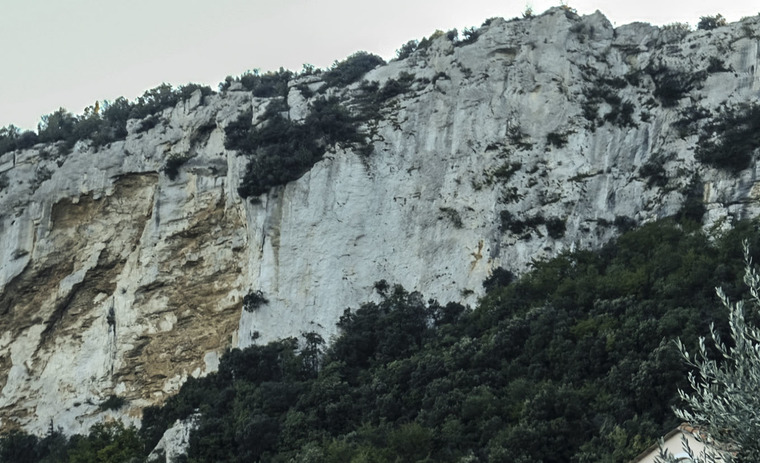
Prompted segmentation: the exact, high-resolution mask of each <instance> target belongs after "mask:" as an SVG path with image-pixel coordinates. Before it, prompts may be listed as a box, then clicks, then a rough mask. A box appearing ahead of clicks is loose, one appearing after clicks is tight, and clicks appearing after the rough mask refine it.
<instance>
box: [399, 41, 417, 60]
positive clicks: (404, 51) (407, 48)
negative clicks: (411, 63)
mask: <svg viewBox="0 0 760 463" xmlns="http://www.w3.org/2000/svg"><path fill="white" fill-rule="evenodd" d="M419 45H420V41H419V40H410V41H408V42H406V43H405V44H403V45H401V48H399V49H398V50H396V59H397V60H399V61H401V60H402V59H406V58H408V57H410V56H411V55H412V53H414V52H415V51H416V50H417V47H418V46H419Z"/></svg>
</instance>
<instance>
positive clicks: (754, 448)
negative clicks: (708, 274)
mask: <svg viewBox="0 0 760 463" xmlns="http://www.w3.org/2000/svg"><path fill="white" fill-rule="evenodd" d="M743 247H744V261H745V273H744V283H745V284H746V285H747V287H748V288H749V291H750V294H751V298H752V301H753V302H754V305H755V307H756V308H760V274H758V273H757V271H756V270H755V269H754V268H753V267H752V260H751V258H750V255H749V245H748V244H747V241H746V240H745V241H744V243H743ZM716 292H717V294H718V297H719V298H720V300H721V302H722V303H723V306H724V307H726V309H728V311H729V327H730V335H731V342H730V343H724V342H723V341H722V339H721V337H720V335H719V334H718V332H717V331H716V330H715V327H714V325H711V326H710V337H711V338H712V344H713V347H714V351H715V352H717V353H718V354H719V357H722V361H720V362H718V361H716V360H714V359H712V358H711V355H710V352H711V351H712V349H711V348H708V347H707V345H706V344H705V338H704V337H702V338H700V339H699V350H698V352H697V354H696V355H694V356H692V355H691V354H689V352H688V351H687V350H686V348H685V346H684V345H683V343H681V342H680V340H678V341H677V344H678V347H679V349H680V351H681V354H682V355H683V357H684V358H685V359H686V363H687V364H688V365H690V366H692V367H694V368H696V370H697V373H696V374H694V373H689V385H690V386H691V389H692V393H691V394H689V393H686V392H684V391H682V390H680V391H679V395H680V397H681V399H682V400H683V401H684V402H685V403H686V405H687V409H680V408H677V409H675V413H676V415H677V416H678V417H679V418H680V419H682V420H684V421H687V422H688V423H690V424H692V425H693V426H696V427H697V429H699V435H698V436H695V437H697V438H698V439H701V440H703V441H704V442H706V443H708V444H711V445H710V448H711V450H709V451H708V452H706V454H704V455H693V452H692V451H691V450H690V449H687V448H684V450H685V451H686V452H687V453H689V454H690V455H691V456H692V458H693V459H694V461H697V462H713V461H721V462H729V463H730V462H734V461H736V462H742V461H760V394H758V392H760V329H758V328H757V327H755V326H752V325H750V324H749V323H748V322H747V319H746V318H745V313H744V302H743V301H739V302H733V303H732V302H731V301H730V300H729V299H728V297H727V296H726V294H725V293H724V292H723V290H722V289H721V288H717V289H716ZM660 461H666V462H674V461H676V460H675V459H674V458H673V457H672V455H668V452H665V451H661V455H660Z"/></svg>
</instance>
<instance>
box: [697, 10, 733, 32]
mask: <svg viewBox="0 0 760 463" xmlns="http://www.w3.org/2000/svg"><path fill="white" fill-rule="evenodd" d="M726 24H727V22H726V18H724V17H723V15H722V14H717V15H715V16H701V17H700V18H699V23H698V24H697V29H699V30H703V31H709V30H712V29H716V28H718V27H721V26H725V25H726Z"/></svg>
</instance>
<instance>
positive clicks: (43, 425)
mask: <svg viewBox="0 0 760 463" xmlns="http://www.w3.org/2000/svg"><path fill="white" fill-rule="evenodd" d="M759 38H760V18H759V17H752V18H746V19H744V20H742V21H741V22H739V23H734V24H730V25H728V26H724V27H718V28H716V29H713V30H709V31H708V30H698V31H692V32H687V31H683V30H680V29H678V28H676V27H670V28H667V27H666V28H658V27H654V26H651V25H648V24H642V23H635V24H630V25H625V26H621V27H618V28H613V26H612V25H611V24H610V22H609V21H608V20H607V19H606V18H605V17H604V16H603V15H602V14H600V13H595V14H593V15H589V16H578V15H576V14H574V13H572V12H571V11H569V10H565V9H562V8H554V9H551V10H549V11H547V12H546V13H545V14H543V15H540V16H536V17H533V18H530V19H524V20H512V21H505V20H503V19H492V20H490V21H487V24H485V25H483V26H482V27H481V28H480V29H479V30H478V31H477V40H475V41H472V40H468V41H467V43H465V42H456V41H455V40H454V41H453V40H452V39H451V38H450V37H447V36H446V35H445V34H443V35H440V36H438V37H437V38H435V39H434V40H432V41H430V42H429V43H426V46H425V47H420V48H418V49H417V50H416V51H414V52H412V53H411V54H410V55H409V56H407V57H405V58H404V59H402V60H395V61H392V62H390V63H388V64H383V65H380V66H377V67H375V68H374V69H372V70H370V71H369V72H367V73H366V74H364V75H363V76H362V77H361V78H360V79H358V80H356V81H355V82H353V83H349V84H347V85H329V83H328V84H325V82H324V80H327V79H325V77H324V76H325V73H321V74H320V73H317V74H311V75H302V76H297V77H294V78H292V79H291V80H290V81H289V82H288V85H287V88H285V89H284V92H283V93H282V94H279V93H277V92H274V93H275V94H274V95H268V94H267V95H263V96H262V94H261V93H262V92H259V93H258V94H257V92H255V91H253V92H252V91H250V90H248V89H246V88H245V87H244V86H242V85H240V84H239V83H233V84H232V85H230V86H229V87H228V88H226V89H224V90H223V91H221V92H220V93H217V94H211V95H203V94H202V93H201V92H200V91H197V92H195V93H194V94H193V95H192V96H191V97H190V98H188V99H185V100H184V101H181V102H179V103H178V104H177V105H176V106H175V107H172V108H168V109H164V110H163V111H161V112H159V113H157V114H154V115H151V116H149V118H150V119H151V124H145V123H141V122H140V121H137V120H131V121H130V122H129V123H128V124H127V129H128V134H127V136H126V138H125V139H124V140H118V141H113V142H111V143H109V144H106V145H102V146H98V147H94V144H92V143H90V142H89V141H88V140H80V141H79V142H77V143H76V144H75V145H74V146H73V149H71V150H69V149H68V148H67V147H64V146H61V145H60V144H59V145H55V144H39V145H36V146H34V147H32V148H28V149H24V150H17V151H11V152H7V153H5V154H3V155H0V175H2V176H3V178H4V179H5V180H6V182H7V186H5V187H4V188H2V189H1V190H0V314H2V317H0V328H1V329H0V333H2V334H0V387H2V391H1V392H0V419H1V420H2V422H1V425H0V428H8V427H12V426H15V425H21V426H23V427H25V428H26V429H27V430H29V431H32V432H35V433H44V432H45V431H46V430H47V429H48V427H49V426H50V423H51V420H52V421H54V424H55V426H61V427H62V428H63V429H64V430H65V431H66V432H67V433H73V432H83V431H86V430H87V429H88V428H89V426H90V425H92V424H93V423H95V422H98V421H101V420H103V419H104V418H107V417H109V416H119V417H122V418H123V419H127V420H132V421H134V422H137V420H138V419H139V417H140V415H141V411H142V409H143V408H144V407H146V406H148V405H153V404H160V403H162V402H163V401H164V400H165V399H166V398H167V397H169V396H170V395H171V394H172V393H174V392H176V391H177V390H178V388H179V387H180V386H181V384H182V383H183V382H184V381H185V380H186V378H187V377H188V376H200V375H204V374H206V373H208V372H210V371H214V370H215V368H216V366H217V364H218V358H219V356H220V355H221V353H222V352H224V351H225V350H226V349H228V348H230V347H244V346H248V345H250V344H252V343H254V342H257V343H264V342H267V341H270V340H274V339H279V338H283V337H287V336H299V335H300V334H301V333H304V332H311V331H314V332H318V333H320V334H322V335H323V336H324V337H325V338H326V339H329V337H330V336H331V335H333V334H334V333H335V330H336V328H335V322H336V321H337V320H338V317H339V316H340V315H341V314H342V313H343V311H344V309H346V308H347V307H357V306H358V305H359V304H360V303H361V302H364V301H367V300H372V298H373V297H376V296H373V285H374V283H375V282H376V281H379V280H382V279H384V280H387V281H388V282H400V283H402V284H403V285H404V286H405V287H406V288H407V289H408V290H419V291H422V292H423V293H424V294H425V295H426V296H427V297H431V298H435V299H437V300H440V301H460V302H463V303H465V304H474V303H475V301H476V300H477V298H478V297H479V296H481V295H482V294H483V287H482V282H483V280H484V279H486V278H487V277H488V276H489V275H490V274H491V272H492V271H493V270H494V269H496V268H499V267H502V268H505V269H507V270H510V271H512V272H515V273H522V272H524V271H525V270H526V269H527V268H528V266H529V265H530V263H531V261H532V260H533V259H541V258H546V257H551V256H556V255H557V254H558V253H560V252H562V251H565V250H572V249H595V248H599V247H601V246H602V245H603V244H604V243H606V242H608V241H609V240H610V239H611V238H613V237H615V236H617V235H618V234H619V233H620V231H621V230H624V229H627V228H630V227H634V226H637V225H640V224H642V223H646V222H650V221H653V220H656V219H658V218H662V217H666V216H671V215H676V214H691V215H692V216H693V217H694V218H696V219H697V220H701V221H702V223H703V226H704V227H705V229H706V230H708V231H710V232H717V231H720V230H726V229H728V228H730V227H731V224H732V223H734V222H735V221H736V220H739V219H743V218H748V217H755V216H757V215H758V212H760V202H759V199H760V185H759V184H758V183H757V165H756V155H757V148H758V147H760V139H758V137H757V135H756V134H757V131H758V130H760V128H758V125H757V121H758V120H759V119H760V117H759V116H758V114H760V110H759V109H758V108H760V100H759V99H758V97H760V65H759V64H760V63H759V61H760V39H759ZM285 94H286V96H285ZM241 116H242V117H241ZM325 121H327V122H325ZM335 121H348V122H350V124H349V123H348V122H346V125H340V124H336V123H334V122H335ZM143 122H145V121H143ZM278 124H279V125H278ZM352 124H353V125H352ZM145 127H150V128H147V129H145ZM267 127H269V129H267ZM272 127H275V128H276V127H280V129H278V130H281V131H282V133H285V134H287V136H286V137H284V138H282V137H281V138H280V139H276V137H274V135H272V133H269V132H273V130H270V129H271V128H272ZM336 127H337V128H336ZM338 128H339V129H340V130H337V129H338ZM349 129H350V130H349ZM268 130H269V132H267V131H268ZM294 137H312V138H311V139H309V140H306V141H298V140H295V141H293V140H294ZM232 138H234V140H232ZM273 140H274V141H273ZM267 143H270V144H269V145H267ZM272 143H275V144H272ZM276 143H279V144H276ZM270 146H275V147H279V148H277V149H279V150H280V151H282V150H283V149H285V150H290V151H289V152H288V153H286V154H287V155H282V153H281V152H279V151H277V149H275V148H268V147H270ZM246 147H247V148H246ZM282 147H285V148H282ZM233 148H234V149H233ZM726 153H729V154H730V155H727V154H726ZM267 156H269V157H267ZM273 156H282V159H284V160H285V161H282V162H284V163H286V165H285V166H284V167H282V168H283V169H286V170H287V169H288V168H290V169H291V171H290V174H289V175H290V177H288V176H287V175H285V176H284V177H282V176H280V177H278V176H276V175H274V174H271V175H270V174H269V172H270V171H269V170H266V169H274V167H272V166H273V165H276V164H277V162H281V161H278V160H277V159H278V158H275V157H273ZM178 160H179V161H178ZM288 163H289V164H288ZM289 166H291V167H289ZM169 167H171V168H169ZM257 169H258V170H257ZM293 172H295V174H293ZM169 174H171V175H169ZM267 175H268V176H267ZM251 178H255V179H259V180H257V181H259V183H257V184H256V185H253V186H251V184H250V182H251ZM246 182H249V183H246ZM262 182H263V183H262ZM262 185H264V186H262ZM269 185H275V186H271V187H270V186H269ZM241 186H246V188H247V189H244V188H240V187H241ZM261 189H264V190H266V192H265V193H262V194H260V195H258V196H254V195H256V194H257V193H259V191H260V190H261ZM239 190H240V192H244V191H247V192H248V193H249V194H245V195H246V196H247V198H245V199H244V198H241V196H240V193H239ZM247 295H256V296H257V299H256V301H257V303H256V304H254V305H250V306H247V307H246V308H247V310H244V308H243V306H244V298H245V297H246V296H247ZM113 395H115V396H118V397H121V398H123V399H125V400H126V403H125V405H124V406H123V407H121V408H119V409H118V410H105V411H104V410H102V408H105V407H100V405H101V404H102V403H103V402H104V401H106V400H107V399H108V398H109V397H111V396H113Z"/></svg>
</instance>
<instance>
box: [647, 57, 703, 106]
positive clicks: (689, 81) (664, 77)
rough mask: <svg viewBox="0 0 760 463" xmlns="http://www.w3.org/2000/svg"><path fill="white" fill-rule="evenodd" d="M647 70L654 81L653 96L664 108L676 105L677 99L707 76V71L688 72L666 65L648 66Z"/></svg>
mask: <svg viewBox="0 0 760 463" xmlns="http://www.w3.org/2000/svg"><path fill="white" fill-rule="evenodd" d="M647 71H648V72H649V74H650V75H651V76H652V79H653V80H654V83H655V90H654V96H655V97H656V98H657V99H659V100H660V103H662V105H663V106H664V107H666V108H667V107H672V106H676V105H677V104H678V100H680V99H681V98H683V97H684V95H686V93H688V92H689V91H691V89H692V88H694V87H695V86H696V85H697V84H699V83H701V82H702V81H704V80H705V78H706V77H707V71H699V72H696V73H693V74H689V73H686V72H682V71H677V70H674V69H670V68H668V67H666V66H660V67H655V66H650V67H648V68H647Z"/></svg>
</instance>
